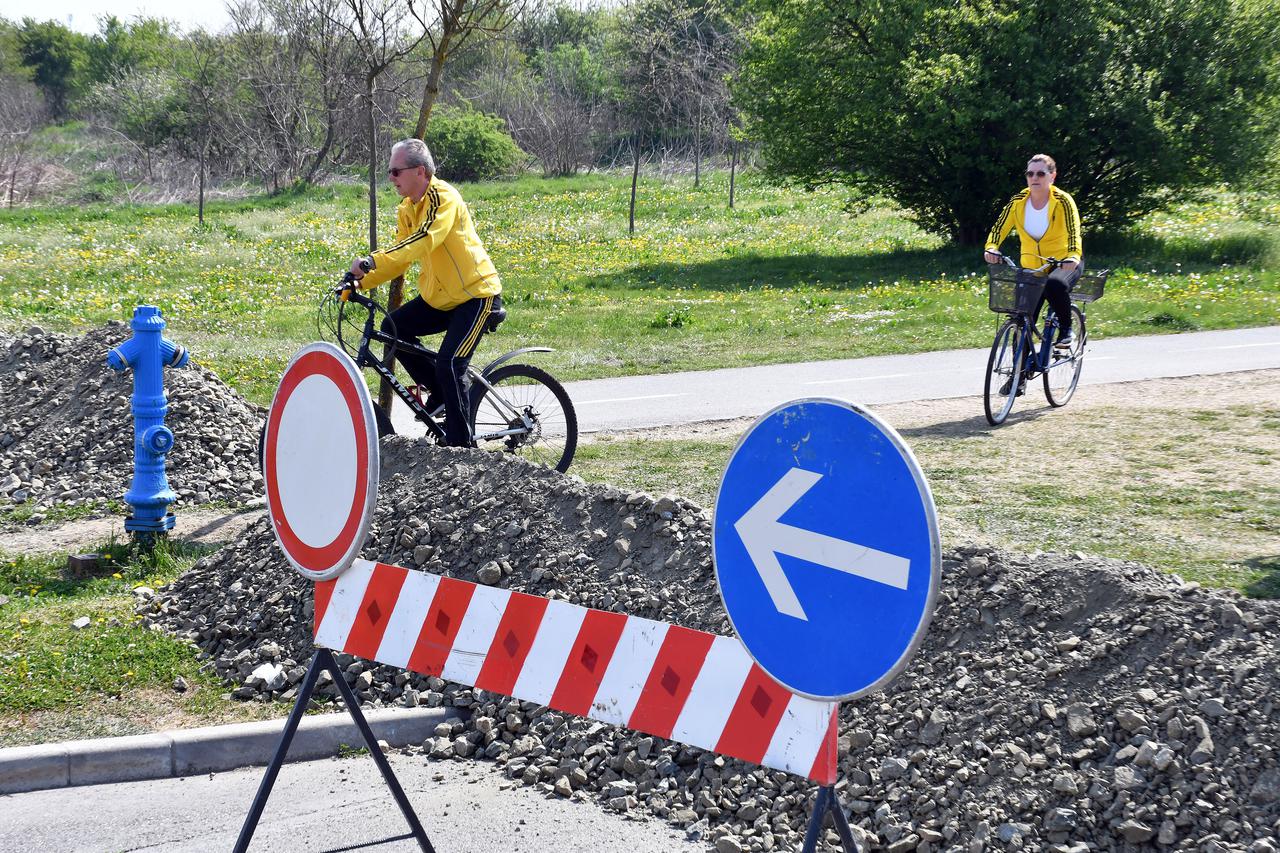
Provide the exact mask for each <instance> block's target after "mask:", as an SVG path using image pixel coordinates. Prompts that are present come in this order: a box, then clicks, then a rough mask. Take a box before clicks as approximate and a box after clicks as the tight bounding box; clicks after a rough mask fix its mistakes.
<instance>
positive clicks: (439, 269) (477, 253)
mask: <svg viewBox="0 0 1280 853" xmlns="http://www.w3.org/2000/svg"><path fill="white" fill-rule="evenodd" d="M371 259H372V260H373V265H374V266H373V269H372V270H370V271H369V273H367V274H366V275H365V277H364V278H363V279H361V280H360V287H361V289H363V290H369V289H372V288H374V287H377V286H378V285H379V284H382V283H383V282H384V281H390V280H391V279H393V278H395V277H396V276H398V275H403V274H404V271H405V270H407V269H408V268H409V265H410V264H412V263H413V262H414V261H418V292H419V293H421V294H422V298H423V300H425V301H426V303H427V304H428V305H430V306H431V307H433V308H439V309H440V310H441V311H449V310H451V309H453V308H456V307H458V306H459V305H461V304H462V303H464V302H466V301H468V300H470V299H477V298H484V297H486V296H496V295H497V294H499V293H501V292H502V281H501V280H500V279H499V278H498V271H497V270H496V269H494V266H493V261H491V260H489V253H488V252H486V251H485V249H484V245H483V244H482V243H481V242H480V237H479V236H478V235H477V234H476V229H475V226H474V225H473V224H472V222H471V211H470V210H468V209H467V203H466V202H465V201H463V200H462V196H461V195H459V194H458V191H457V190H456V189H454V188H453V187H452V186H450V185H449V184H447V183H445V182H444V181H442V180H440V179H439V178H432V179H431V183H430V185H429V186H428V187H427V191H426V193H425V194H423V196H422V200H421V201H419V202H418V203H417V204H415V203H414V202H413V200H412V199H409V198H404V199H401V200H400V205H399V207H397V208H396V241H395V243H394V244H392V245H391V246H389V247H387V249H386V250H384V251H381V252H374V253H373V255H372V256H371Z"/></svg>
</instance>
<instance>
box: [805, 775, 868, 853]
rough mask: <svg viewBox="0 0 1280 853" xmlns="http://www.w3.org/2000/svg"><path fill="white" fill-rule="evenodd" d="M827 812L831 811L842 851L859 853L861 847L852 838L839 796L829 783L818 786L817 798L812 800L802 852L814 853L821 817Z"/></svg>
mask: <svg viewBox="0 0 1280 853" xmlns="http://www.w3.org/2000/svg"><path fill="white" fill-rule="evenodd" d="M828 812H830V813H831V818H832V822H833V823H835V825H836V832H837V833H839V835H840V844H841V846H842V847H844V853H861V851H862V848H861V847H859V846H858V843H857V842H856V841H855V840H854V838H853V830H852V829H850V828H849V820H848V818H846V817H845V816H844V809H842V808H840V798H839V797H837V796H836V791H835V788H833V787H832V786H830V785H823V786H822V787H821V788H819V789H818V798H817V799H816V800H814V801H813V815H812V816H811V817H810V818H809V829H808V830H807V831H806V832H805V834H804V847H803V848H802V853H814V851H815V850H816V849H817V846H818V836H819V834H821V832H822V822H823V818H825V817H826V816H827V813H828Z"/></svg>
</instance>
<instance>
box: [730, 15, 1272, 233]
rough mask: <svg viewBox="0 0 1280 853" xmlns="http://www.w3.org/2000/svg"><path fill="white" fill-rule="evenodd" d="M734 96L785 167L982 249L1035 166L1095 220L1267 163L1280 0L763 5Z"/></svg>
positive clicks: (772, 158)
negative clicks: (1051, 173) (880, 200)
mask: <svg viewBox="0 0 1280 853" xmlns="http://www.w3.org/2000/svg"><path fill="white" fill-rule="evenodd" d="M762 6H763V10H762V11H763V14H762V16H761V18H760V20H759V22H758V24H757V25H756V27H755V28H754V29H753V31H752V34H751V37H750V43H749V46H748V48H747V52H746V55H745V57H744V60H743V68H742V76H741V80H740V82H739V84H738V85H737V87H736V89H735V95H736V97H737V100H738V103H739V104H740V106H741V108H742V109H743V111H744V112H745V113H746V115H747V117H748V118H749V130H750V132H751V133H752V135H753V136H754V137H755V138H756V139H759V140H760V141H761V143H762V145H763V153H764V157H765V160H766V162H767V165H768V166H769V168H770V169H771V171H772V172H773V173H774V174H775V175H778V176H781V177H784V178H789V179H792V180H795V181H798V182H800V183H802V184H804V185H807V186H816V185H820V184H829V183H840V184H848V185H853V186H859V187H863V188H865V189H868V190H871V191H874V192H883V193H886V194H888V195H889V196H891V197H893V198H894V199H896V200H897V201H898V202H899V203H901V204H902V205H904V206H905V207H907V208H908V209H910V210H911V211H912V212H913V213H914V214H915V216H916V217H917V218H918V219H919V221H920V222H921V224H922V225H924V226H925V227H927V228H930V229H933V230H937V231H940V232H944V233H948V234H950V235H951V236H952V237H953V238H955V239H958V240H959V241H960V242H962V243H965V244H976V243H979V242H981V240H982V238H983V237H984V236H985V234H986V231H987V229H988V228H989V226H990V224H991V222H992V221H993V220H994V219H995V216H996V214H997V212H998V210H999V206H1000V205H1001V204H1002V203H1003V201H1005V200H1006V199H1007V197H1008V195H1009V192H1010V191H1011V190H1012V189H1014V188H1016V187H1017V186H1018V184H1020V183H1021V181H1020V180H1015V177H1017V178H1020V176H1021V171H1022V167H1023V164H1024V163H1025V162H1026V161H1027V158H1028V157H1029V156H1030V155H1031V154H1034V153H1037V152H1041V151H1043V152H1047V153H1049V154H1052V155H1053V156H1054V157H1055V158H1056V159H1057V161H1058V164H1059V179H1058V182H1059V184H1060V185H1062V186H1064V188H1066V189H1068V190H1069V191H1071V192H1073V193H1074V194H1075V195H1076V198H1077V200H1078V202H1079V203H1080V206H1081V213H1082V218H1083V219H1085V220H1086V222H1088V224H1089V225H1090V226H1092V227H1098V226H1100V225H1108V224H1118V223H1123V222H1125V221H1127V220H1129V219H1130V218H1131V217H1132V216H1133V215H1135V214H1139V213H1142V212H1144V211H1147V210H1150V209H1152V208H1153V207H1154V206H1155V205H1157V204H1158V203H1160V202H1161V200H1162V199H1166V198H1167V197H1168V194H1169V193H1170V192H1174V193H1176V192H1178V191H1182V190H1185V189H1187V188H1191V187H1196V186H1200V185H1204V184H1206V183H1211V182H1217V181H1222V180H1230V179H1232V178H1234V177H1236V176H1238V175H1241V174H1247V173H1248V172H1249V171H1250V170H1252V169H1255V168H1257V167H1258V165H1259V163H1260V162H1261V158H1262V156H1263V154H1264V152H1265V149H1266V147H1267V145H1269V144H1270V142H1271V140H1273V139H1274V135H1275V132H1276V129H1277V117H1278V116H1277V114H1278V113H1280V110H1277V108H1276V102H1277V79H1276V78H1277V68H1278V67H1280V66H1278V64H1277V51H1278V50H1280V3H1278V2H1277V0H1221V2H1213V0H1127V2H1126V3H1114V2H1112V0H1023V2H1015V3H1012V4H1002V5H992V4H990V3H989V2H988V0H954V2H947V3H942V2H939V0H762Z"/></svg>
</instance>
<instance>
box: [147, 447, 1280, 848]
mask: <svg viewBox="0 0 1280 853" xmlns="http://www.w3.org/2000/svg"><path fill="white" fill-rule="evenodd" d="M382 458H383V473H382V482H381V486H380V489H379V501H378V509H377V512H376V516H375V520H374V525H373V528H372V533H371V535H370V538H369V540H368V542H367V545H366V547H365V549H364V556H365V557H367V558H370V559H377V560H382V561H387V562H392V563H396V564H399V565H404V566H410V567H414V566H416V567H421V568H422V569H424V570H426V571H430V572H436V573H440V574H444V575H448V576H453V577H460V578H465V579H468V580H474V581H478V582H480V583H487V584H495V585H500V586H503V587H508V588H511V589H513V590H519V591H525V592H531V593H536V594H540V595H545V596H548V597H553V598H559V599H563V600H566V601H570V602H574V603H577V604H581V605H586V606H590V607H597V608H602V609H606V610H615V611H618V612H622V613H628V614H635V615H639V616H644V617H648V618H652V619H663V620H668V621H673V622H676V623H679V624H682V625H687V626H689V627H693V628H699V629H703V630H708V631H713V632H717V633H727V631H728V625H727V620H726V617H725V615H724V612H723V609H722V607H721V604H720V601H719V598H718V596H717V593H716V589H715V581H714V577H713V573H712V569H711V556H710V554H711V552H710V542H709V535H710V520H709V515H708V513H707V511H706V510H704V509H702V508H700V507H698V506H696V505H695V504H693V503H691V502H689V501H687V500H684V499H681V498H673V497H663V498H659V499H657V500H655V499H653V498H651V497H649V496H647V495H644V494H628V493H626V492H624V491H620V490H618V489H616V488H611V487H608V486H602V485H592V484H586V483H583V482H581V481H579V480H577V479H575V478H571V477H564V476H562V475H559V474H556V473H554V472H549V471H546V470H542V469H535V468H532V467H530V466H528V465H526V464H525V463H523V462H521V461H520V460H516V459H511V458H508V457H505V456H501V455H496V454H477V453H474V452H469V451H455V450H449V449H442V448H436V447H432V446H430V445H428V444H426V443H425V442H423V441H420V440H419V441H411V440H407V439H404V438H399V437H392V438H388V439H385V440H384V441H383V443H382ZM943 565H944V571H943V584H942V589H941V593H940V596H939V599H938V606H937V612H936V615H935V618H934V622H933V624H932V626H931V628H930V630H929V633H928V635H927V639H926V641H925V643H924V646H923V648H922V649H921V651H920V652H919V653H918V654H917V655H916V657H915V659H914V661H913V662H912V664H911V666H910V667H909V668H908V669H907V671H906V672H905V673H904V674H903V675H902V676H901V677H900V678H898V679H897V680H896V681H895V682H894V683H893V684H892V685H890V687H889V688H888V689H887V690H886V691H884V692H883V693H882V694H880V695H877V696H873V697H869V698H867V699H864V700H862V701H858V702H853V703H846V704H845V706H844V708H843V709H842V712H841V722H840V747H841V755H842V757H841V761H840V779H841V780H842V781H841V783H840V784H839V786H838V788H839V792H840V795H841V798H842V801H843V803H844V804H845V806H846V807H847V808H848V809H849V811H850V818H851V820H852V822H853V823H854V824H855V833H856V834H857V835H858V837H859V839H860V840H861V841H862V842H863V843H864V844H865V845H866V846H867V847H868V848H869V849H877V850H879V849H885V850H889V851H894V853H903V851H928V850H936V849H954V850H972V851H980V850H987V849H996V848H1001V849H1029V850H1054V851H1085V850H1122V849H1159V850H1198V851H1234V850H1241V851H1244V850H1248V851H1252V853H1274V851H1275V850H1276V849H1277V845H1276V842H1275V839H1276V837H1277V834H1280V756H1278V754H1277V751H1278V750H1280V708H1277V703H1278V702H1280V689H1277V688H1280V684H1278V683H1277V682H1278V681H1280V674H1278V673H1280V651H1278V650H1277V645H1278V644H1277V638H1278V637H1280V603H1277V602H1267V601H1253V600H1247V599H1242V598H1241V597H1240V596H1238V595H1236V594H1234V593H1231V592H1220V591H1212V590H1206V589H1202V588H1200V586H1199V585H1198V584H1195V583H1183V582H1182V581H1181V580H1180V579H1178V578H1177V577H1174V576H1170V575H1165V574H1162V573H1160V572H1158V571H1155V570H1154V569H1151V568H1148V567H1145V566H1142V565H1138V564H1133V563H1123V562H1118V561H1113V560H1106V559H1096V558H1091V557H1085V556H1083V555H1078V554H1077V555H1061V554H1034V555H1015V554H1009V553H1003V552H1000V551H996V550H993V549H990V548H985V547H963V548H959V549H955V550H951V551H949V552H947V553H946V555H945V559H944V561H943ZM308 587H309V584H308V583H306V582H305V581H304V580H303V579H302V578H301V577H299V576H298V575H297V574H296V573H295V572H293V571H292V570H291V569H289V568H288V567H287V564H286V563H285V561H284V559H283V557H282V556H281V554H280V552H279V549H278V548H277V546H276V544H275V542H274V538H273V536H272V534H271V531H270V527H269V523H268V522H267V521H266V520H265V519H264V520H263V521H261V522H259V523H258V524H257V525H256V526H255V527H254V528H253V529H251V530H250V531H249V532H248V533H247V534H246V536H245V537H244V538H243V539H242V540H241V541H240V542H238V543H236V544H234V545H231V546H228V547H226V548H224V549H223V550H222V551H221V552H219V553H217V554H214V555H211V556H209V557H207V558H205V559H204V560H202V561H200V562H199V563H197V564H196V566H195V567H194V568H193V569H192V570H191V571H189V572H188V573H187V574H185V575H183V576H182V577H181V578H179V579H178V580H176V581H175V582H174V583H173V584H172V585H171V586H169V587H167V588H165V589H163V590H161V591H160V592H159V593H157V594H156V595H155V596H154V597H153V598H150V599H149V600H143V601H142V602H141V603H140V604H139V608H138V609H139V612H140V613H142V614H144V616H145V617H146V619H147V620H148V621H149V622H150V623H151V624H152V625H153V626H155V627H157V628H160V627H163V628H165V629H168V630H170V631H173V632H175V633H176V634H178V635H179V636H181V637H186V638H189V639H190V640H191V641H192V642H194V643H195V644H197V645H198V646H199V647H200V649H202V655H204V656H207V657H208V658H209V659H210V660H211V661H212V664H213V666H214V667H216V669H217V671H218V672H219V673H220V674H222V675H223V676H225V677H226V678H227V679H228V680H229V681H230V682H231V683H233V684H234V685H236V686H235V695H236V696H238V697H241V698H245V699H251V698H255V697H265V696H271V697H280V698H290V697H292V696H293V695H296V690H297V685H298V683H299V681H300V680H301V678H302V676H303V673H304V669H305V664H306V662H307V660H308V658H309V657H310V652H311V643H310V639H311V634H310V624H311V623H310V619H311V606H312V604H311V595H310V591H309V588H308ZM852 651H855V650H851V652H852ZM338 657H339V662H340V663H341V664H342V666H343V667H344V669H345V673H346V679H347V680H348V681H349V682H350V683H351V685H352V686H353V688H354V689H355V690H356V692H357V693H358V695H359V696H360V697H361V698H362V699H363V700H364V701H366V702H367V703H369V704H371V705H379V704H391V703H400V704H406V705H428V706H439V705H451V706H454V707H456V708H459V709H463V711H464V713H466V714H469V718H468V719H467V721H466V722H459V723H456V724H452V725H451V724H442V725H441V727H440V729H439V730H438V731H437V736H436V737H435V738H433V739H432V740H430V741H428V742H427V743H426V744H424V745H423V751H424V753H425V754H427V755H429V756H430V757H431V758H433V759H446V758H452V759H457V760H462V759H470V758H476V757H483V758H486V759H489V760H492V761H494V762H495V763H496V764H497V765H498V766H499V767H501V768H502V772H504V773H505V774H506V775H507V776H509V777H511V778H512V779H515V780H519V781H521V782H523V783H524V784H528V785H536V786H539V787H540V788H542V789H543V790H545V791H546V792H547V794H548V796H557V795H558V796H568V797H574V798H578V799H589V800H594V801H596V802H599V803H600V804H602V805H603V806H604V807H606V808H612V809H616V810H619V811H636V812H649V813H651V814H654V815H657V816H660V817H662V818H665V819H667V820H669V821H672V822H674V823H675V824H677V825H680V826H683V827H685V828H686V829H687V831H688V832H689V833H690V835H691V836H693V837H698V838H702V839H704V840H706V841H707V842H708V843H709V844H711V845H713V846H714V848H715V849H716V850H717V851H722V852H723V851H735V850H752V851H755V850H760V851H768V850H783V849H785V850H793V849H798V848H799V846H800V841H801V838H802V834H803V831H804V828H805V824H806V821H807V820H808V813H809V808H810V806H811V804H812V799H813V793H814V788H813V786H812V785H811V784H810V783H809V782H807V781H805V780H802V779H798V778H795V777H792V776H788V775H786V774H783V773H779V772H774V771H769V770H764V769H762V768H759V767H756V766H753V765H746V764H743V763H741V762H738V761H735V760H729V759H725V758H723V757H720V756H716V755H713V754H710V753H705V752H702V751H700V750H696V749H692V748H688V747H683V746H681V745H679V744H675V743H670V742H667V741H663V740H661V739H659V738H653V737H648V736H644V735H640V734H638V733H636V732H633V731H629V730H625V729H619V728H614V727H612V726H608V725H604V724H601V723H595V722H592V721H590V720H584V719H580V718H576V717H571V716H567V715H564V714H561V713H558V712H555V711H551V710H548V709H547V708H545V707H540V706H535V705H533V704H531V703H521V702H517V701H514V700H511V699H508V698H506V697H503V696H498V695H494V694H491V693H486V692H484V691H480V690H473V689H470V688H467V687H464V686H461V685H455V684H449V683H445V682H443V681H442V680H440V679H438V678H427V677H423V676H419V675H413V674H410V673H407V672H404V671H402V670H399V669H395V668H390V667H384V666H379V665H375V664H371V663H369V662H367V661H364V660H360V659H355V658H351V657H350V656H346V655H339V656H338ZM329 689H330V690H332V685H330V686H329ZM827 839H828V840H829V841H833V840H834V832H833V831H831V830H828V831H827Z"/></svg>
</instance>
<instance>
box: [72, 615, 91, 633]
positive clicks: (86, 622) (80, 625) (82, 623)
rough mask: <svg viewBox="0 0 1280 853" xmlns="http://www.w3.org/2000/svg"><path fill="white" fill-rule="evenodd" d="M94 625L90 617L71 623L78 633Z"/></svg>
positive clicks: (83, 617) (82, 617)
mask: <svg viewBox="0 0 1280 853" xmlns="http://www.w3.org/2000/svg"><path fill="white" fill-rule="evenodd" d="M92 624H93V620H92V619H90V618H89V617H88V616H81V617H80V618H79V619H77V620H76V621H74V622H72V623H71V627H72V628H73V629H75V630H76V631H83V630H84V629H85V628H88V627H89V626H90V625H92Z"/></svg>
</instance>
